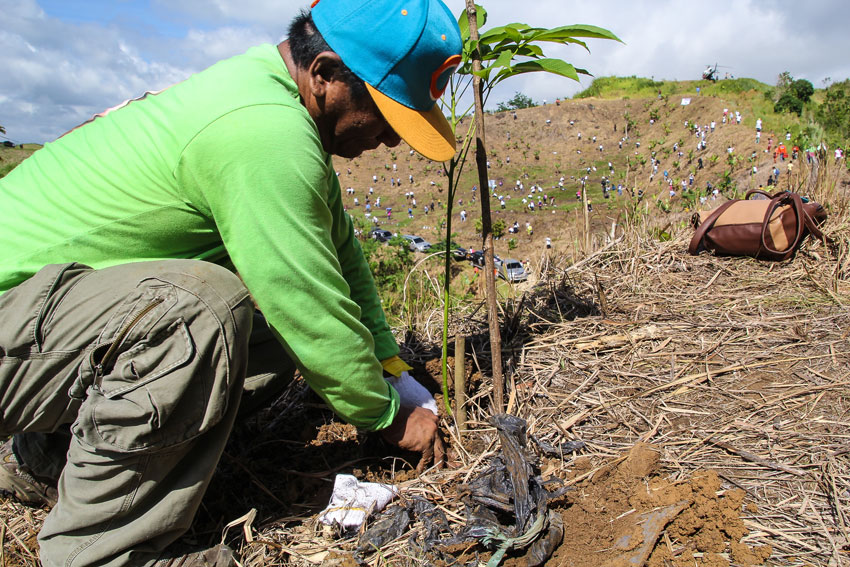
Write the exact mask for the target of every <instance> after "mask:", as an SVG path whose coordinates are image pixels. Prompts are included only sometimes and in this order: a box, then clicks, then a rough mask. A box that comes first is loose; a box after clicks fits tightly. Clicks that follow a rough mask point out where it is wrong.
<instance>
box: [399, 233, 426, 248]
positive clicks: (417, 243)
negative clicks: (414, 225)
mask: <svg viewBox="0 0 850 567" xmlns="http://www.w3.org/2000/svg"><path fill="white" fill-rule="evenodd" d="M401 236H402V238H404V239H405V240H409V241H410V250H411V251H413V252H427V251H428V250H430V249H431V243H430V242H428V241H426V240H425V239H424V238H422V237H421V236H416V235H414V234H402V235H401Z"/></svg>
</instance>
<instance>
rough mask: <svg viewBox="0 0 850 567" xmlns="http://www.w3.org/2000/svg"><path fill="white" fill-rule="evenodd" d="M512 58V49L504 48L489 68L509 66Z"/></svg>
mask: <svg viewBox="0 0 850 567" xmlns="http://www.w3.org/2000/svg"><path fill="white" fill-rule="evenodd" d="M513 58H514V53H513V51H511V50H509V49H506V50H504V51H502V52H501V53H500V54H499V57H498V58H497V59H496V60H495V61H494V62H493V64H492V65H490V67H491V68H496V67H510V66H511V61H512V60H513Z"/></svg>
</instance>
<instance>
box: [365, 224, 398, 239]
mask: <svg viewBox="0 0 850 567" xmlns="http://www.w3.org/2000/svg"><path fill="white" fill-rule="evenodd" d="M392 237H393V233H392V232H390V231H389V230H385V229H383V228H378V227H375V228H373V229H372V230H370V231H369V238H371V239H373V240H377V241H378V242H386V241H387V240H389V239H390V238H392Z"/></svg>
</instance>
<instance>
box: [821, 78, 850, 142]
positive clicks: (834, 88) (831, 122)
mask: <svg viewBox="0 0 850 567" xmlns="http://www.w3.org/2000/svg"><path fill="white" fill-rule="evenodd" d="M816 118H817V121H818V122H819V123H820V124H821V125H822V126H823V128H824V130H825V133H826V138H827V142H828V143H829V144H830V145H831V146H836V145H841V144H847V141H848V140H850V79H847V80H844V81H841V82H840V83H833V84H832V85H830V86H829V87H828V88H827V89H826V92H825V93H824V97H823V103H822V104H821V105H820V106H819V107H818V109H817V112H816Z"/></svg>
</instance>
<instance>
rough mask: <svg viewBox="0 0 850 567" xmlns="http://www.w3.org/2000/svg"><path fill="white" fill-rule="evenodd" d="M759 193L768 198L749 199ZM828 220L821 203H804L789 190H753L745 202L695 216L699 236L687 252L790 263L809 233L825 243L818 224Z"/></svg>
mask: <svg viewBox="0 0 850 567" xmlns="http://www.w3.org/2000/svg"><path fill="white" fill-rule="evenodd" d="M757 194H760V195H764V196H765V197H767V199H750V197H751V196H752V195H757ZM825 220H826V211H825V210H824V208H823V206H821V205H820V204H819V203H815V202H813V201H811V202H805V203H804V202H803V199H802V198H801V197H800V196H799V195H798V194H796V193H792V192H790V191H781V192H779V193H776V194H775V195H771V194H770V193H765V192H764V191H761V190H759V189H754V190H752V191H749V192H748V193H747V194H746V196H745V197H744V198H743V199H732V200H730V201H726V202H725V203H723V204H722V205H720V206H719V207H717V208H715V209H712V210H711V211H702V212H699V213H696V214H694V216H693V217H692V219H691V222H692V224H693V225H694V228H696V233H695V234H694V237H693V238H692V239H691V244H690V246H688V252H689V253H690V254H693V255H697V254H699V253H700V252H701V251H703V250H710V251H712V252H714V253H715V254H718V255H722V256H752V257H754V258H758V259H760V260H787V259H788V258H790V257H791V256H793V255H794V253H795V252H796V251H797V249H798V248H799V247H800V245H801V244H802V242H803V240H804V239H805V238H806V236H807V235H808V234H813V235H814V236H815V237H816V238H819V239H821V240H824V236H823V233H822V232H821V231H820V229H819V228H818V225H820V224H823V222H824V221H825Z"/></svg>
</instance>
